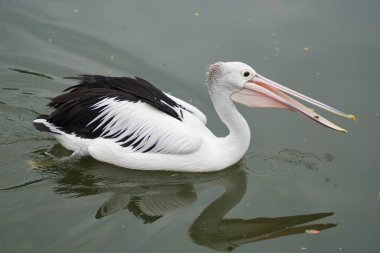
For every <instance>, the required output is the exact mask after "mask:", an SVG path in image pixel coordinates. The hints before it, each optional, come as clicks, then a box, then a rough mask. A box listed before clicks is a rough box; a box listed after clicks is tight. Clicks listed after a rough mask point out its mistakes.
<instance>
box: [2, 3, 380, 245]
mask: <svg viewBox="0 0 380 253" xmlns="http://www.w3.org/2000/svg"><path fill="white" fill-rule="evenodd" d="M379 13H380V2H379V1H375V0H373V1H370V0H364V1H351V0H350V1H347V0H346V1H344V0H335V1H325V0H323V1H313V0H305V1H297V0H288V1H279V0H272V1H251V0H250V1H248V0H245V1H216V0H210V1H200V0H195V1H183V2H180V1H174V0H165V1H145V0H143V1H142V0H138V1H137V0H134V1H133V0H132V1H121V0H113V1H99V0H94V1H74V0H71V1H58V0H55V1H46V0H45V1H42V0H40V1H38V0H28V1H26V0H25V1H15V0H13V1H12V0H10V1H8V0H0V121H1V123H0V131H1V136H0V161H1V167H0V188H1V189H2V190H1V191H0V201H1V208H0V217H1V219H0V228H1V229H0V244H1V252H216V251H231V250H233V251H234V252H378V251H379V248H380V241H379V239H378V237H379V236H378V235H379V233H380V182H379V179H380V170H379V167H380V151H379V142H380V138H379V129H380V101H379V96H380V86H379V80H380V72H379V69H380V63H379V60H378V59H379V57H380V53H379V52H380V33H379V27H380V14H379ZM219 60H223V61H231V60H239V61H243V62H246V63H248V64H250V65H252V66H253V67H254V68H255V69H256V70H257V71H258V72H259V73H261V74H264V75H266V76H268V77H270V78H272V79H274V80H277V81H279V82H282V83H283V84H285V85H287V86H289V87H290V88H292V89H295V90H297V91H300V92H302V93H305V94H308V95H310V96H312V97H314V98H317V99H319V100H322V101H324V102H326V103H328V104H330V105H332V106H335V107H338V108H340V109H342V110H343V111H345V112H348V113H354V114H356V115H357V117H358V121H357V122H356V123H354V122H351V121H348V120H345V119H341V118H337V117H335V116H334V115H326V114H324V115H326V116H327V117H328V118H330V119H332V120H333V121H334V122H336V123H337V124H339V125H341V126H342V127H344V128H346V129H347V130H348V134H340V133H337V132H334V131H332V130H329V129H327V128H324V127H321V126H319V125H317V124H315V123H313V122H311V121H310V120H307V119H305V118H304V117H301V116H300V115H298V114H296V113H291V112H286V111H280V110H250V109H247V108H240V110H241V111H242V113H243V114H244V115H245V117H246V119H247V121H248V122H249V124H250V125H251V129H252V135H253V136H252V141H251V147H250V151H249V153H248V154H247V155H246V156H245V157H244V159H243V160H242V161H241V162H240V163H239V164H236V165H235V166H233V167H231V168H228V169H226V170H224V171H221V172H218V173H207V174H191V173H174V172H140V171H133V170H128V169H124V168H118V167H115V166H112V165H108V164H104V163H101V162H98V161H95V160H93V159H91V158H84V159H81V160H70V159H66V157H67V156H68V155H69V154H70V152H68V151H67V150H65V149H64V148H62V147H61V146H60V145H58V144H57V143H56V141H55V140H54V139H52V138H51V137H50V136H48V135H46V134H44V133H41V132H38V131H36V130H34V129H33V127H32V123H31V122H32V120H33V119H34V118H35V117H36V116H37V115H38V114H40V113H48V112H49V109H48V108H47V107H46V104H47V103H48V101H49V98H51V97H53V96H55V95H57V94H59V92H60V91H61V90H63V89H65V88H67V87H68V86H69V85H71V84H73V83H72V82H71V81H70V80H63V79H62V77H64V76H72V75H77V74H83V73H89V74H107V75H117V76H120V75H137V76H142V77H144V78H146V79H148V80H149V81H152V82H153V83H154V84H155V85H156V86H158V87H160V88H161V89H163V90H165V91H170V92H172V93H173V94H174V95H176V96H178V97H180V98H183V99H184V100H186V101H190V102H191V103H192V104H194V105H196V106H197V107H198V108H200V109H201V110H202V111H203V112H205V114H206V115H207V116H208V127H209V128H210V129H212V131H213V132H215V133H216V134H217V135H220V136H222V135H225V134H227V129H226V128H225V127H224V126H223V124H222V123H221V122H220V121H219V119H218V117H217V115H216V114H215V112H214V109H213V108H212V105H211V102H210V100H209V98H208V94H207V91H206V87H205V86H204V84H203V83H204V71H205V66H207V64H210V63H213V62H215V61H219ZM315 230H316V231H320V233H319V234H310V233H311V232H313V231H315Z"/></svg>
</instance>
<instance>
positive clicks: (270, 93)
mask: <svg viewBox="0 0 380 253" xmlns="http://www.w3.org/2000/svg"><path fill="white" fill-rule="evenodd" d="M288 95H291V96H294V97H296V98H299V99H301V100H304V101H306V102H308V103H310V104H313V105H315V106H318V107H320V108H322V109H325V110H327V111H329V112H332V113H334V114H336V115H339V116H342V117H345V118H349V119H352V120H354V121H355V116H354V115H350V114H346V113H344V112H341V111H339V110H337V109H334V108H332V107H331V106H328V105H326V104H324V103H322V102H319V101H317V100H315V99H312V98H310V97H308V96H305V95H302V94H301V93H298V92H296V91H293V90H291V89H289V88H287V87H285V86H283V85H281V84H278V83H276V82H273V81H272V80H269V79H268V78H265V77H263V76H261V75H259V74H256V75H255V76H254V77H253V78H252V79H250V80H248V81H247V82H246V83H245V85H244V88H242V89H241V90H240V91H238V92H235V93H233V94H232V96H231V98H232V99H233V100H234V101H236V102H239V103H242V104H244V105H247V106H249V107H264V108H282V109H287V110H292V111H297V112H299V113H301V114H303V115H305V116H307V117H309V118H310V119H312V120H314V121H316V122H318V123H319V124H322V125H324V126H326V127H329V128H331V129H334V130H337V131H340V132H345V133H346V132H347V131H346V130H345V129H343V128H341V127H339V126H337V125H335V124H334V123H332V122H330V121H329V120H327V119H325V118H323V117H322V116H320V115H318V114H317V113H315V112H314V111H313V110H312V109H310V108H308V107H306V106H304V105H303V104H301V103H299V102H298V101H296V100H294V99H293V98H291V97H290V96H288Z"/></svg>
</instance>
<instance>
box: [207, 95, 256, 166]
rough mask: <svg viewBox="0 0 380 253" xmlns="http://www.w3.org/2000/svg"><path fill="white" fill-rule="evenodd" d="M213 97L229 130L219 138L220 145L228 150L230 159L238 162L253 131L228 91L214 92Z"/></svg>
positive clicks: (217, 109) (219, 113)
mask: <svg viewBox="0 0 380 253" xmlns="http://www.w3.org/2000/svg"><path fill="white" fill-rule="evenodd" d="M211 99H212V102H213V104H214V107H215V110H216V112H217V113H218V115H219V117H220V119H221V120H222V122H223V123H224V124H225V125H226V126H227V127H228V130H229V134H228V135H227V136H226V137H223V138H220V139H219V140H220V141H221V142H222V143H221V144H220V145H222V147H223V148H224V150H225V151H226V152H228V156H229V157H230V160H231V161H232V162H233V163H236V162H237V161H239V160H240V159H241V158H242V157H243V155H244V154H245V152H246V151H247V150H248V147H249V143H250V139H251V132H250V130H249V126H248V123H247V121H246V120H245V119H244V118H243V116H242V115H241V114H240V113H239V111H238V110H237V109H236V106H235V104H234V103H233V102H232V100H231V98H230V94H229V93H228V92H217V93H213V94H211ZM231 164H232V163H231Z"/></svg>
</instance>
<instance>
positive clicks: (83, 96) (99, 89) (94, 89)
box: [47, 75, 181, 138]
mask: <svg viewBox="0 0 380 253" xmlns="http://www.w3.org/2000/svg"><path fill="white" fill-rule="evenodd" d="M67 78H68V79H75V80H79V84H77V85H74V86H71V87H69V88H67V89H65V90H64V91H66V93H64V94H62V95H59V96H57V97H54V98H53V99H52V100H51V102H50V103H49V104H48V105H49V106H50V107H52V108H54V109H55V110H54V112H53V113H51V114H50V115H49V116H48V117H47V121H48V122H50V123H52V124H54V125H55V126H57V127H58V128H59V129H61V130H62V131H64V132H66V133H75V134H76V135H77V136H80V137H84V138H96V137H99V136H100V135H101V133H102V132H103V128H102V127H100V128H98V129H96V127H97V126H98V125H99V124H100V123H101V119H98V120H97V121H95V122H93V123H92V124H91V125H88V124H89V123H90V122H91V121H92V120H94V119H95V118H96V117H97V116H98V115H99V114H100V113H101V112H102V109H103V108H96V109H94V108H91V107H92V106H93V105H95V104H96V103H98V102H99V101H101V100H102V99H105V98H115V99H118V100H126V101H129V102H137V101H141V102H145V103H148V104H150V105H151V106H153V107H155V108H156V109H158V110H160V111H162V112H164V113H166V114H168V115H170V116H172V117H173V118H176V119H178V120H181V116H180V115H179V114H178V113H177V112H176V111H175V110H174V109H173V108H180V106H179V105H178V104H177V103H176V102H174V101H173V100H172V99H170V98H169V97H168V96H166V95H165V94H164V93H163V92H162V91H160V90H159V89H157V88H156V87H154V86H153V85H152V84H151V83H149V82H148V81H146V80H144V79H142V78H139V77H135V78H131V77H107V76H100V75H81V76H77V77H67ZM106 125H107V124H104V125H103V126H106ZM95 129H96V130H95ZM113 137H114V136H108V138H113Z"/></svg>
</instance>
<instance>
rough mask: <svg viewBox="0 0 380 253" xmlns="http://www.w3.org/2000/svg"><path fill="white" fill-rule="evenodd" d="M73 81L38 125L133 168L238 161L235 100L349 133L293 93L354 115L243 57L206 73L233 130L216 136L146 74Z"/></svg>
mask: <svg viewBox="0 0 380 253" xmlns="http://www.w3.org/2000/svg"><path fill="white" fill-rule="evenodd" d="M71 79H78V80H79V81H80V83H79V84H78V85H75V86H72V87H70V88H68V89H66V90H65V91H67V92H66V93H64V94H62V95H59V96H57V97H55V98H53V99H52V101H51V102H50V103H49V106H51V107H53V108H54V109H55V110H54V112H53V113H51V114H50V115H40V116H39V117H38V118H37V119H36V120H34V126H35V127H36V128H37V129H38V130H40V131H46V132H49V133H51V134H53V136H54V137H55V138H56V139H57V140H58V142H60V143H61V144H62V145H63V146H64V147H65V148H67V149H69V150H72V151H74V153H73V155H79V156H85V155H90V156H92V157H93V158H95V159H97V160H99V161H103V162H107V163H111V164H114V165H117V166H121V167H127V168H130V169H138V170H173V171H184V172H185V171H186V172H208V171H217V170H222V169H224V168H227V167H228V166H230V165H233V164H235V163H236V162H238V161H239V160H240V159H241V158H242V157H243V155H244V154H245V153H246V151H247V149H248V146H249V143H250V137H251V134H250V130H249V126H248V124H247V122H246V121H245V119H244V118H243V116H242V115H241V114H240V113H239V112H238V110H237V109H236V107H235V105H234V102H238V103H241V104H244V105H247V106H249V107H265V108H281V109H287V110H292V111H296V112H299V113H301V114H303V115H305V116H307V117H309V118H310V119H312V120H314V121H316V122H318V123H320V124H322V125H325V126H327V127H329V128H332V129H335V130H338V131H341V132H346V130H344V129H343V128H340V127H338V126H337V125H335V124H333V123H331V122H330V121H328V120H327V119H325V118H323V117H322V116H320V115H318V114H317V113H315V112H314V111H313V110H311V109H309V108H307V107H305V106H304V105H302V104H300V103H299V102H297V101H296V100H294V99H293V98H291V97H289V96H288V95H291V96H294V97H297V98H299V99H302V100H304V101H306V102H308V103H310V104H314V105H316V106H318V107H320V108H323V109H325V110H327V111H330V112H332V113H335V114H337V115H340V116H343V117H346V118H350V119H353V120H354V119H355V116H354V115H349V114H346V113H343V112H341V111H339V110H337V109H334V108H332V107H330V106H328V105H326V104H323V103H321V102H319V101H316V100H314V99H312V98H309V97H307V96H305V95H302V94H300V93H298V92H296V91H293V90H291V89H289V88H286V87H284V86H282V85H280V84H278V83H275V82H273V81H271V80H269V79H267V78H265V77H263V76H261V75H259V74H257V73H256V71H255V70H254V69H252V68H251V67H250V66H248V65H247V64H244V63H241V62H217V63H214V64H212V65H210V66H209V68H208V71H207V80H206V84H207V88H208V92H209V94H210V97H211V100H212V102H213V104H214V107H215V110H216V112H217V113H218V115H219V117H220V119H221V120H222V121H223V123H224V124H226V126H227V127H228V129H229V134H228V135H227V136H225V137H216V136H215V135H214V134H213V133H212V132H211V131H210V130H209V129H208V128H207V127H206V125H205V124H206V117H205V116H204V114H203V113H202V112H201V111H199V110H198V109H197V108H195V107H194V106H192V105H190V104H188V103H186V102H184V101H182V100H180V99H178V98H176V97H174V96H171V95H169V94H167V93H164V92H162V91H160V90H158V89H157V88H155V87H154V86H153V85H152V84H150V83H149V82H148V81H146V80H144V79H142V78H139V77H135V78H131V77H106V76H100V75H82V76H79V77H71ZM287 94H288V95H287Z"/></svg>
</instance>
